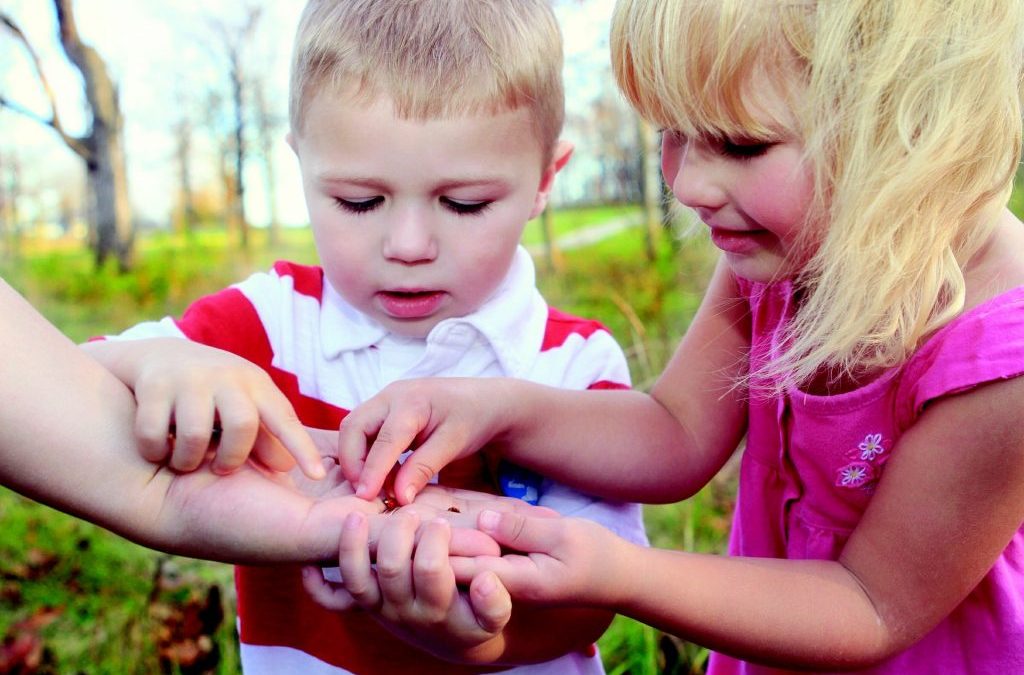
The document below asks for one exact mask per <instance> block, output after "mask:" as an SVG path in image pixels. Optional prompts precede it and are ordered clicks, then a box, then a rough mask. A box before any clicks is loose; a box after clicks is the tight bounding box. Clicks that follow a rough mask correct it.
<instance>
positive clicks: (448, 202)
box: [334, 195, 494, 215]
mask: <svg viewBox="0 0 1024 675" xmlns="http://www.w3.org/2000/svg"><path fill="white" fill-rule="evenodd" d="M438 200H439V201H440V202H441V204H442V205H443V206H444V207H445V208H447V209H448V210H449V211H451V212H453V213H455V214H458V215H474V214H479V213H483V212H484V211H486V210H487V209H488V208H489V207H490V206H491V204H493V203H494V202H493V201H491V200H482V201H464V200H459V199H452V198H451V197H439V198H438ZM334 203H335V204H336V205H337V206H338V207H339V208H341V209H343V210H345V211H348V212H349V213H367V212H368V211H373V210H374V209H376V208H377V207H378V206H380V205H381V204H383V203H384V197H383V195H377V196H376V197H367V198H366V199H343V198H341V197H334Z"/></svg>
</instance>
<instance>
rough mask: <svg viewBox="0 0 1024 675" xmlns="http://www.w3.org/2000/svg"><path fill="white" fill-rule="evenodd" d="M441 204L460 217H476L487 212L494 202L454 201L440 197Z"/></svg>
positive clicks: (484, 200)
mask: <svg viewBox="0 0 1024 675" xmlns="http://www.w3.org/2000/svg"><path fill="white" fill-rule="evenodd" d="M440 201H441V204H442V205H443V206H444V207H445V208H447V209H448V210H449V211H452V212H453V213H456V214H458V215H475V214H480V213H483V212H484V211H486V210H487V209H488V208H489V207H490V206H491V204H493V203H494V202H493V201H492V200H487V199H482V200H468V199H452V198H451V197H440Z"/></svg>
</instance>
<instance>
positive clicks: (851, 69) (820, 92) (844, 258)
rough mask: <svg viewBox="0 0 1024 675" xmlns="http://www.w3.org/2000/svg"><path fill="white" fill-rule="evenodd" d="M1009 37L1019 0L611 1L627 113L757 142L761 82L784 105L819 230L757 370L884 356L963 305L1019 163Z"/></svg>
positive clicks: (852, 369)
mask: <svg viewBox="0 0 1024 675" xmlns="http://www.w3.org/2000/svg"><path fill="white" fill-rule="evenodd" d="M1022 41H1024V2H1021V1H1020V0H955V1H953V0H946V1H940V0H620V2H619V5H618V6H617V8H616V13H615V17H614V20H613V28H612V54H613V56H612V61H613V66H614V68H615V75H616V78H617V79H618V82H619V84H620V86H621V88H622V89H623V91H624V92H625V94H626V96H627V98H628V99H629V100H630V101H631V102H632V103H633V105H634V106H635V107H636V108H637V110H638V111H639V112H640V113H641V115H643V116H645V117H648V118H650V119H651V120H653V121H655V122H656V123H658V124H659V125H662V126H665V127H669V128H673V129H678V130H680V131H682V132H683V133H687V134H719V135H726V136H739V137H743V138H748V137H751V138H754V139H763V140H768V139H771V138H773V134H775V136H774V138H776V139H777V138H778V133H779V131H780V129H779V128H777V127H780V126H782V125H783V124H784V121H781V120H780V121H775V120H768V121H767V122H765V121H763V120H761V119H760V118H758V117H757V116H756V115H755V114H754V113H753V112H752V107H751V103H752V102H756V98H755V97H756V96H758V95H759V92H763V87H766V86H767V87H771V88H772V90H773V91H772V93H774V94H776V95H778V96H780V97H781V98H782V100H783V101H785V102H787V103H788V104H789V112H791V113H792V115H793V119H794V121H793V122H792V123H791V124H790V127H792V126H795V128H788V127H787V128H785V129H783V131H785V132H791V133H793V134H796V136H797V138H799V139H800V140H801V141H802V143H803V145H804V148H805V150H806V162H807V166H808V168H809V169H810V171H811V172H812V175H813V176H814V181H815V199H814V205H813V208H812V209H811V213H809V214H808V216H807V218H808V224H809V225H810V226H809V227H808V228H806V229H807V231H808V232H810V233H817V234H809V235H808V237H809V239H810V238H813V241H811V240H808V241H807V242H806V244H807V248H806V249H805V250H806V251H807V252H808V253H810V254H811V257H810V260H809V262H808V263H807V264H806V265H805V266H803V268H802V269H801V271H800V273H799V276H798V278H797V285H798V288H799V289H800V292H801V293H802V302H801V305H800V307H799V309H798V311H797V315H796V317H795V318H794V320H793V322H792V323H791V325H790V327H789V339H788V341H787V343H786V349H785V351H784V353H783V354H782V355H781V356H780V358H779V359H778V360H777V361H776V362H775V363H773V364H772V365H770V366H769V370H768V372H766V373H761V374H760V375H771V376H773V377H776V378H780V380H781V381H780V383H779V385H778V386H780V387H784V386H790V385H793V384H800V383H804V382H806V381H807V380H808V379H810V378H811V377H812V376H813V375H814V374H815V373H817V372H819V371H821V370H822V369H823V368H825V369H828V370H829V371H830V372H831V373H833V374H834V375H835V376H840V375H843V374H856V373H862V372H864V371H870V370H874V369H877V368H885V367H891V366H895V365H898V364H900V363H902V362H904V361H905V360H906V358H907V357H908V356H909V354H910V353H911V352H912V351H913V350H914V349H915V348H916V347H917V346H918V345H919V344H920V343H921V341H922V340H923V339H924V338H925V337H927V336H928V335H929V334H931V333H932V332H934V331H935V330H936V329H938V328H939V327H941V326H942V325H943V324H945V323H946V322H948V321H949V320H950V319H951V318H952V317H954V316H955V315H957V314H958V313H959V312H960V311H961V310H962V307H963V303H964V276H963V265H964V263H965V262H966V261H967V260H968V259H969V257H970V255H971V254H972V253H973V252H975V251H976V250H977V248H978V246H979V245H980V244H981V243H982V242H983V241H984V239H985V238H986V237H987V235H988V234H989V233H990V232H991V227H992V224H993V221H994V218H995V215H996V213H997V212H998V211H997V210H998V209H999V208H1001V207H1002V206H1003V205H1004V204H1005V202H1006V200H1007V198H1008V197H1009V193H1010V191H1011V189H1012V186H1013V177H1014V173H1015V169H1016V167H1017V163H1018V161H1019V159H1020V148H1021V103H1020V101H1021V81H1022V53H1024V43H1022ZM776 122H778V124H776ZM818 223H820V224H822V225H823V227H815V226H814V224H818ZM758 375H759V374H756V373H755V374H754V376H755V378H756V377H757V376H758Z"/></svg>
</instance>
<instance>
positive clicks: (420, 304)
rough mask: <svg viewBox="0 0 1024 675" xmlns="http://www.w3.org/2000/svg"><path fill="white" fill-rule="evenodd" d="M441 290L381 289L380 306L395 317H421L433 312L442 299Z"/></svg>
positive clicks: (379, 294) (378, 294)
mask: <svg viewBox="0 0 1024 675" xmlns="http://www.w3.org/2000/svg"><path fill="white" fill-rule="evenodd" d="M444 297H445V293H444V292H442V291H381V292H379V293H377V299H378V301H379V302H380V305H381V308H382V309H383V310H384V311H385V312H386V313H387V314H388V315H390V316H391V317H393V318H395V319H422V318H425V317H428V316H431V315H432V314H434V313H435V312H436V311H437V310H438V309H439V308H440V306H441V303H442V302H443V301H444Z"/></svg>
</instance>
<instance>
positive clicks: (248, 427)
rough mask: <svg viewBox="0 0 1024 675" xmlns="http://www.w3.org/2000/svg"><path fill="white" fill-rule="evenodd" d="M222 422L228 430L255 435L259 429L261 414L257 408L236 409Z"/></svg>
mask: <svg viewBox="0 0 1024 675" xmlns="http://www.w3.org/2000/svg"><path fill="white" fill-rule="evenodd" d="M221 423H222V424H223V426H224V429H226V430H227V429H230V430H231V431H235V432H238V433H242V434H247V435H253V434H256V432H257V431H259V428H260V416H259V414H258V413H257V412H256V411H255V410H244V411H236V412H233V413H232V414H231V415H230V416H229V417H228V418H227V419H224V420H221Z"/></svg>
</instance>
